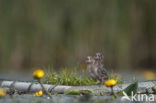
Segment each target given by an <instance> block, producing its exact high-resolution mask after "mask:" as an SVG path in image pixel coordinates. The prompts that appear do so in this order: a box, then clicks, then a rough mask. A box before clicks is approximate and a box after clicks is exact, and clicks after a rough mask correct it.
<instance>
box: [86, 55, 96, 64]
mask: <svg viewBox="0 0 156 103" xmlns="http://www.w3.org/2000/svg"><path fill="white" fill-rule="evenodd" d="M86 63H87V64H93V63H94V59H93V58H92V57H91V56H87V58H86Z"/></svg>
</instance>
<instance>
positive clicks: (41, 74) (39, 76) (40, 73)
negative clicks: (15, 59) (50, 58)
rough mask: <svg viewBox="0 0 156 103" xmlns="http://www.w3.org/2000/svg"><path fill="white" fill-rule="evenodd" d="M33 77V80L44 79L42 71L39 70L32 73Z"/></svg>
mask: <svg viewBox="0 0 156 103" xmlns="http://www.w3.org/2000/svg"><path fill="white" fill-rule="evenodd" d="M33 77H34V79H41V78H43V77H44V71H43V70H41V69H37V70H35V71H34V73H33Z"/></svg>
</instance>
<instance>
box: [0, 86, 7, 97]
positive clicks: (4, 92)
mask: <svg viewBox="0 0 156 103" xmlns="http://www.w3.org/2000/svg"><path fill="white" fill-rule="evenodd" d="M5 96H6V91H5V90H4V89H1V88H0V98H1V97H5Z"/></svg>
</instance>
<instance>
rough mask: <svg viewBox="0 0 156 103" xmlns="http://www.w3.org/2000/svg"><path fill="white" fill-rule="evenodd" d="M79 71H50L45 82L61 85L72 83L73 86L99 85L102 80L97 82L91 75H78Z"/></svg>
mask: <svg viewBox="0 0 156 103" xmlns="http://www.w3.org/2000/svg"><path fill="white" fill-rule="evenodd" d="M76 73H77V72H76V71H74V72H67V71H63V72H59V73H56V72H52V73H51V72H48V73H47V75H46V77H45V82H44V83H47V84H59V85H72V86H79V85H97V84H99V83H100V82H99V81H97V82H95V81H94V80H93V79H91V78H90V77H87V76H86V75H84V74H82V75H78V74H76Z"/></svg>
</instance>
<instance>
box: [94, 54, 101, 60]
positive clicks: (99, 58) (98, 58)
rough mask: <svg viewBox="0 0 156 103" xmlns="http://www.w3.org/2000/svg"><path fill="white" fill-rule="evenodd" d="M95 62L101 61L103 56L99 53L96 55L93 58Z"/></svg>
mask: <svg viewBox="0 0 156 103" xmlns="http://www.w3.org/2000/svg"><path fill="white" fill-rule="evenodd" d="M94 59H95V60H98V61H101V60H102V59H103V55H102V54H101V53H96V54H95V56H94Z"/></svg>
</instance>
